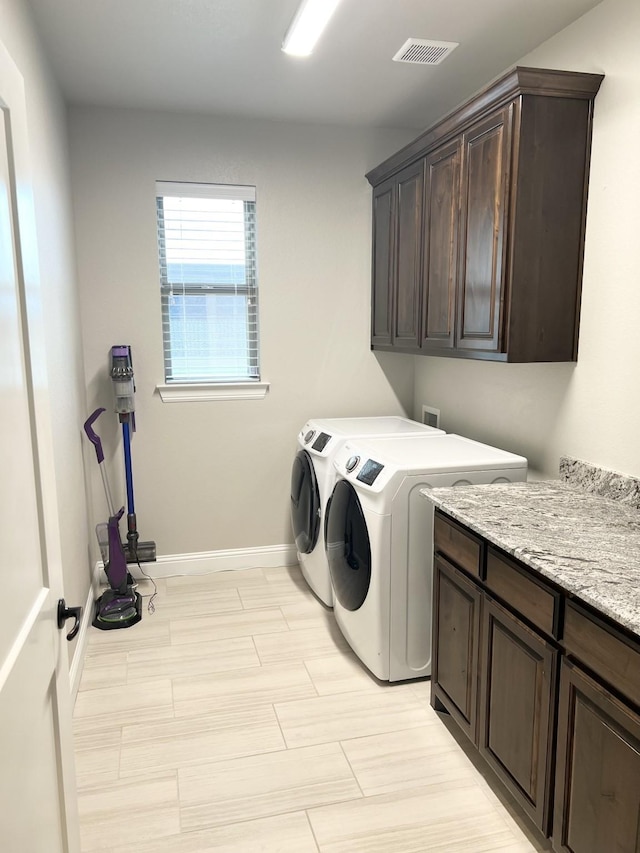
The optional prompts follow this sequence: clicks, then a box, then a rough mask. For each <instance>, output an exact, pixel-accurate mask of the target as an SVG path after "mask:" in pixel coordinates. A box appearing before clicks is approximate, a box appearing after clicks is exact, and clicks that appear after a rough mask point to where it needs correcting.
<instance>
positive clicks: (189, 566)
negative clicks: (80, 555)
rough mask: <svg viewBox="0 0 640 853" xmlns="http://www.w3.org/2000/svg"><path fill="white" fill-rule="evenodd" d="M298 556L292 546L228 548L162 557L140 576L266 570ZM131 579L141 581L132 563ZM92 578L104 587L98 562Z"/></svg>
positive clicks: (292, 562)
mask: <svg viewBox="0 0 640 853" xmlns="http://www.w3.org/2000/svg"><path fill="white" fill-rule="evenodd" d="M297 562H298V556H297V551H296V546H295V545H267V546H265V547H261V548H232V549H229V550H226V551H200V552H193V553H190V554H165V555H163V556H160V557H158V558H157V560H156V561H155V562H153V563H141V566H142V569H143V570H144V573H145V574H147V575H149V576H150V577H153V578H168V577H172V576H174V575H208V574H211V573H212V572H228V571H239V570H240V569H270V568H275V567H277V566H295V565H296V564H297ZM129 571H130V573H131V576H132V577H134V578H135V579H136V580H140V579H141V578H143V577H144V575H143V573H142V572H141V571H140V569H139V568H138V566H137V565H136V564H135V563H129ZM95 572H96V577H98V578H99V579H100V582H101V583H103V584H104V583H106V577H105V575H104V572H103V565H102V562H98V563H96V567H95Z"/></svg>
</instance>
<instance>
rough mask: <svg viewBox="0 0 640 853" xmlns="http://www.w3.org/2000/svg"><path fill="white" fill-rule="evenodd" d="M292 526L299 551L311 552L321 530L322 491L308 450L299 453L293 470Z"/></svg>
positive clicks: (294, 461)
mask: <svg viewBox="0 0 640 853" xmlns="http://www.w3.org/2000/svg"><path fill="white" fill-rule="evenodd" d="M291 526H292V528H293V536H294V538H295V541H296V548H297V549H298V551H299V552H300V553H301V554H310V553H311V552H312V551H313V549H314V548H315V547H316V543H317V541H318V531H319V530H320V491H319V489H318V481H317V479H316V472H315V470H314V467H313V462H312V460H311V457H310V456H309V454H308V453H307V451H306V450H300V451H299V452H298V453H297V455H296V458H295V459H294V460H293V468H292V470H291Z"/></svg>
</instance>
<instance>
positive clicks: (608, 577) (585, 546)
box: [422, 480, 640, 638]
mask: <svg viewBox="0 0 640 853" xmlns="http://www.w3.org/2000/svg"><path fill="white" fill-rule="evenodd" d="M582 485H583V484H580V485H578V486H576V485H574V484H569V483H567V482H562V481H559V480H548V481H544V482H529V483H508V484H495V485H486V486H458V487H455V488H439V489H431V490H430V489H423V490H422V494H423V495H425V497H427V498H429V500H431V501H432V502H433V503H434V504H435V505H436V506H437V507H439V508H440V509H442V510H443V511H444V512H446V513H448V514H449V515H450V516H452V517H453V518H455V519H457V520H458V521H460V522H461V523H462V524H464V525H465V526H467V527H469V528H470V529H471V530H473V531H475V532H476V533H478V534H480V535H481V536H483V537H484V538H485V539H487V540H488V541H489V542H492V543H493V544H494V545H497V546H498V547H499V548H501V549H502V550H503V551H506V552H507V553H509V554H512V555H513V556H514V557H516V558H517V559H518V560H520V561H521V562H522V563H525V564H526V565H528V566H530V567H531V568H532V569H534V570H535V571H536V572H538V573H539V574H540V575H542V576H544V577H546V578H549V580H551V581H554V582H555V583H556V584H558V586H560V587H562V588H563V589H564V590H565V591H567V592H569V593H572V594H574V595H575V596H577V597H578V598H580V599H582V601H584V602H586V603H587V604H590V605H591V606H592V607H595V608H597V609H598V610H599V611H601V612H602V613H605V614H606V615H607V616H609V617H610V618H612V619H614V620H615V621H616V622H617V623H618V624H620V625H623V626H624V627H625V628H627V629H628V630H630V631H632V632H633V633H634V634H636V635H637V636H638V637H639V638H640V510H639V509H638V508H637V507H636V506H634V505H632V504H629V503H625V502H624V501H621V500H614V499H612V498H609V497H602V496H601V495H600V494H596V493H589V492H587V491H584V489H583V488H582V487H581V486H582Z"/></svg>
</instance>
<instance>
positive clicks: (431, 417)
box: [422, 405, 440, 429]
mask: <svg viewBox="0 0 640 853" xmlns="http://www.w3.org/2000/svg"><path fill="white" fill-rule="evenodd" d="M422 423H423V424H426V425H427V426H430V427H436V429H439V428H440V409H434V408H433V406H425V405H423V406H422Z"/></svg>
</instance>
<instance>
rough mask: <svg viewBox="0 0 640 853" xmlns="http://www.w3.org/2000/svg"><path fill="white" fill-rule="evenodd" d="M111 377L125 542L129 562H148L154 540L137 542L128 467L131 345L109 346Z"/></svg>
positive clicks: (133, 424)
mask: <svg viewBox="0 0 640 853" xmlns="http://www.w3.org/2000/svg"><path fill="white" fill-rule="evenodd" d="M111 379H112V380H113V390H114V393H115V398H116V413H117V415H118V418H119V419H120V423H121V424H122V445H123V447H124V472H125V477H126V481H127V544H126V546H125V554H126V558H127V562H128V563H150V562H153V561H154V560H155V559H156V543H155V542H140V541H139V540H140V536H139V534H138V526H137V519H136V508H135V503H134V498H133V469H132V467H131V433H132V432H135V431H136V413H135V408H136V407H135V398H134V394H135V391H136V386H135V383H134V380H133V359H132V356H131V347H130V346H115V347H111Z"/></svg>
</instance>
